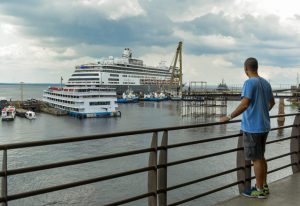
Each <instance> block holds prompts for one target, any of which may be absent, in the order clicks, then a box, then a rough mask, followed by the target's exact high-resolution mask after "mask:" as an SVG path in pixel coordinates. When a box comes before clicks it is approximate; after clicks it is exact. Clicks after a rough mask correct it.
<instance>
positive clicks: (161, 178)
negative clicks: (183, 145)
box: [158, 131, 168, 206]
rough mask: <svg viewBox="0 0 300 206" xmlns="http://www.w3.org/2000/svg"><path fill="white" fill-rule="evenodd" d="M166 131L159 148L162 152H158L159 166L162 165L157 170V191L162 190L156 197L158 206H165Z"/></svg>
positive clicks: (166, 174)
mask: <svg viewBox="0 0 300 206" xmlns="http://www.w3.org/2000/svg"><path fill="white" fill-rule="evenodd" d="M167 145H168V131H164V132H163V136H162V140H161V147H162V150H160V152H159V165H162V167H161V168H159V170H158V189H159V190H163V192H162V193H160V194H159V195H158V203H159V206H166V205H167V191H166V189H167V176H168V173H167V162H168V150H167Z"/></svg>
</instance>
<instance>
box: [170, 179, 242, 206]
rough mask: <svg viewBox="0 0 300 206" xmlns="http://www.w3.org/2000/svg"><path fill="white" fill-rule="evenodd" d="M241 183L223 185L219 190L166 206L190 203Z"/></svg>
mask: <svg viewBox="0 0 300 206" xmlns="http://www.w3.org/2000/svg"><path fill="white" fill-rule="evenodd" d="M241 183H243V181H237V182H234V183H231V184H228V185H225V186H223V187H219V188H217V189H214V190H210V191H208V192H205V193H202V194H200V195H196V196H193V197H190V198H187V199H184V200H181V201H178V202H174V203H171V204H169V205H168V206H176V205H180V204H183V203H186V202H190V201H192V200H195V199H198V198H200V197H203V196H206V195H210V194H213V193H216V192H219V191H221V190H224V189H227V188H229V187H233V186H236V185H238V184H241Z"/></svg>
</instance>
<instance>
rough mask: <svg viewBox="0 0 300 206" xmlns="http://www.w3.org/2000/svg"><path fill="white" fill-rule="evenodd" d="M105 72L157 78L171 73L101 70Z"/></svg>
mask: <svg viewBox="0 0 300 206" xmlns="http://www.w3.org/2000/svg"><path fill="white" fill-rule="evenodd" d="M101 71H103V72H109V73H118V74H119V73H122V74H141V75H155V76H163V77H165V76H170V73H169V72H155V73H150V72H146V71H145V72H128V71H123V70H108V69H103V70H101ZM75 72H95V71H94V70H84V71H82V70H76V71H75Z"/></svg>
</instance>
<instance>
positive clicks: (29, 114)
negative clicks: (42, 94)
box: [25, 111, 36, 120]
mask: <svg viewBox="0 0 300 206" xmlns="http://www.w3.org/2000/svg"><path fill="white" fill-rule="evenodd" d="M25 117H26V118H27V119H30V120H31V119H35V118H36V116H35V112H33V111H27V112H26V113H25Z"/></svg>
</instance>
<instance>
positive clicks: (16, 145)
mask: <svg viewBox="0 0 300 206" xmlns="http://www.w3.org/2000/svg"><path fill="white" fill-rule="evenodd" d="M296 115H300V113H291V114H284V115H274V116H271V117H270V118H276V117H287V116H296ZM238 122H241V120H232V121H229V122H211V123H202V124H194V125H183V126H173V127H161V128H154V129H143V130H135V131H126V132H115V133H108V134H99V135H89V136H81V137H68V138H61V139H53V140H42V141H32V142H20V143H12V144H3V145H0V150H5V149H6V150H9V149H19V148H25V147H37V146H45V145H54V144H63V143H72V142H80V141H88V140H97V139H106V138H112V137H121V136H131V135H137V134H146V133H153V132H163V131H172V130H181V129H191V128H200V127H209V126H216V125H223V124H232V123H238Z"/></svg>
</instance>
